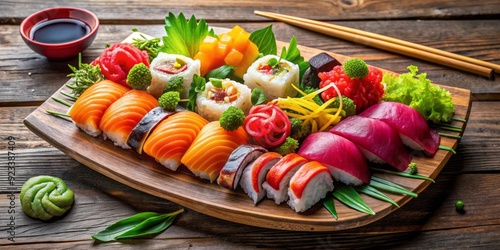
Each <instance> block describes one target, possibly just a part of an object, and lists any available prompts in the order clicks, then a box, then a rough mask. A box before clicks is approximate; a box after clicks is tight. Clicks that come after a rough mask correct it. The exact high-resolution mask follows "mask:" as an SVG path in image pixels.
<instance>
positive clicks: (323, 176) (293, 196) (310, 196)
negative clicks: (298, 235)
mask: <svg viewBox="0 0 500 250" xmlns="http://www.w3.org/2000/svg"><path fill="white" fill-rule="evenodd" d="M332 190H333V179H332V175H331V174H330V170H329V169H328V168H327V167H325V166H324V165H323V164H321V163H319V162H317V161H310V162H308V163H306V164H304V165H303V166H302V167H301V168H300V169H299V170H298V171H297V172H296V173H295V174H294V175H293V176H292V178H291V179H290V186H289V188H288V196H289V197H290V199H289V200H288V202H287V203H288V205H289V206H290V207H291V208H292V209H293V210H294V211H295V212H304V211H306V210H307V209H309V208H310V207H312V206H313V205H315V204H316V203H318V202H319V201H320V200H321V199H323V198H325V197H326V194H327V193H328V192H331V191H332Z"/></svg>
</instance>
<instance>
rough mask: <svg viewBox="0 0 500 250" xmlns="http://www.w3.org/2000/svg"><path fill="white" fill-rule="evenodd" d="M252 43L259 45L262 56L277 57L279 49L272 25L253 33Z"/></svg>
mask: <svg viewBox="0 0 500 250" xmlns="http://www.w3.org/2000/svg"><path fill="white" fill-rule="evenodd" d="M250 41H252V42H253V43H255V45H257V47H258V48H259V53H261V54H262V55H276V52H277V50H278V49H277V45H276V38H275V37H274V33H273V26H272V25H269V26H267V27H265V28H262V29H259V30H256V31H254V32H252V34H250Z"/></svg>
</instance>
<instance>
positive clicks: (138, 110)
mask: <svg viewBox="0 0 500 250" xmlns="http://www.w3.org/2000/svg"><path fill="white" fill-rule="evenodd" d="M157 106H158V100H157V99H156V98H155V97H153V96H152V95H150V94H149V93H148V92H146V91H144V90H135V89H133V90H130V91H128V92H127V93H125V94H124V95H123V96H122V97H121V98H120V99H118V100H117V101H116V102H114V103H113V104H111V105H110V106H109V108H108V109H107V110H106V112H104V115H103V116H102V119H101V122H100V125H99V127H100V128H101V130H102V134H103V136H104V139H106V138H109V139H110V140H111V141H113V142H114V144H115V145H117V146H120V147H122V148H125V149H129V148H130V146H129V145H128V144H127V141H128V137H129V135H130V132H131V131H132V129H133V128H134V127H135V126H136V125H137V124H138V123H139V121H140V120H141V119H142V118H143V117H144V116H145V115H146V114H147V113H148V112H149V111H150V110H151V109H153V108H155V107H157Z"/></svg>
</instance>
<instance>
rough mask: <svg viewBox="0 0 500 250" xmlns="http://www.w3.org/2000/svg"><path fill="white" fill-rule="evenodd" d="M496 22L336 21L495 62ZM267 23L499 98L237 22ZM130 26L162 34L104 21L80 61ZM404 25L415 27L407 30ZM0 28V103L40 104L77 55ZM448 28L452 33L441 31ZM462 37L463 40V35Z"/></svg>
mask: <svg viewBox="0 0 500 250" xmlns="http://www.w3.org/2000/svg"><path fill="white" fill-rule="evenodd" d="M337 23H338V22H337ZM496 23H497V22H496V21H494V20H475V21H390V22H389V21H372V22H340V23H339V24H342V25H346V26H350V27H355V28H360V29H364V30H367V31H372V32H376V33H380V34H384V35H391V36H394V37H397V38H401V39H405V40H408V41H412V42H417V43H421V44H424V45H429V46H433V47H436V48H439V49H443V50H448V51H451V52H456V53H459V54H462V55H466V56H471V57H475V58H478V59H482V60H486V61H491V62H494V63H500V58H499V57H498V53H497V51H498V50H500V42H499V40H498V39H497V38H498V35H500V26H499V25H496ZM269 24H273V30H274V32H275V34H276V37H277V39H278V40H281V41H289V40H290V39H291V37H292V35H297V36H298V43H299V44H301V45H304V46H308V47H314V48H319V49H323V50H327V51H331V52H334V53H338V54H343V55H348V56H354V57H360V58H362V59H364V60H366V61H367V62H368V63H369V64H372V65H375V66H377V67H380V68H384V69H388V70H391V71H394V72H398V73H403V72H406V71H407V69H406V67H407V66H408V65H410V64H414V65H417V66H419V69H420V72H426V73H427V74H428V76H429V78H430V79H432V80H433V81H434V82H437V83H439V84H443V85H449V86H455V87H460V88H466V89H470V90H471V91H472V94H473V99H489V100H498V99H500V80H499V79H497V80H495V81H490V80H487V79H485V78H484V77H481V76H476V75H472V74H469V73H466V72H460V71H457V70H453V69H450V68H446V67H444V66H439V65H435V64H432V63H428V62H423V61H420V60H416V59H411V58H407V57H404V56H399V55H396V54H392V53H390V52H386V51H381V50H377V49H373V48H369V47H366V46H362V45H358V44H354V43H350V42H346V41H343V40H339V39H335V38H330V37H326V36H323V35H319V34H316V33H313V32H309V31H304V30H301V29H299V28H295V27H291V26H289V25H286V24H283V23H257V24H255V23H252V24H245V23H244V24H241V25H242V26H243V27H244V28H245V29H247V30H249V31H253V30H256V29H260V28H263V27H265V26H267V25H269ZM216 25H219V26H221V27H227V28H229V27H232V26H233V25H235V23H217V24H216ZM133 27H137V28H138V29H139V30H140V31H142V32H144V33H147V34H150V35H153V36H158V37H160V36H163V35H164V34H165V31H164V29H163V26H162V25H145V26H138V25H103V26H102V27H101V28H100V31H99V34H98V35H97V38H96V40H95V41H94V43H93V44H92V46H91V47H90V48H89V49H87V50H86V51H84V52H83V62H86V63H88V62H90V61H91V60H93V59H94V58H95V57H97V56H98V55H99V54H100V52H101V51H102V50H103V49H104V47H105V45H106V44H109V43H116V42H119V41H121V40H123V39H124V38H125V37H127V36H128V35H129V34H130V33H131V30H132V28H133ZM407 27H414V28H413V29H408V28H407ZM2 28H4V30H3V32H5V34H6V35H4V36H0V43H1V44H2V47H0V70H1V71H2V74H1V75H0V77H1V79H2V81H1V83H0V84H1V85H0V86H1V87H2V91H0V106H9V105H14V103H16V105H20V104H19V102H21V103H24V104H22V105H30V104H31V105H33V104H40V103H41V102H42V101H44V100H45V99H47V98H48V97H49V96H50V95H52V94H53V93H54V92H55V91H56V90H57V89H59V88H60V86H62V84H64V83H65V82H66V81H67V80H68V78H67V77H66V76H67V75H68V74H69V73H71V71H70V69H69V67H68V66H67V65H68V64H71V65H77V59H76V58H74V59H72V60H69V61H64V62H54V61H47V59H46V58H44V57H42V56H40V55H38V54H36V53H34V52H32V51H31V50H29V48H28V47H27V46H26V45H25V44H24V43H23V41H22V39H21V37H20V36H19V35H18V27H17V26H15V25H4V26H2ZM449 28H451V29H450V30H452V31H453V32H443V30H448V29H449ZM414 30H426V32H419V33H415V32H414ZM463 37H467V39H462V38H463ZM486 48H488V49H486ZM497 78H498V77H497ZM41 83H43V84H41Z"/></svg>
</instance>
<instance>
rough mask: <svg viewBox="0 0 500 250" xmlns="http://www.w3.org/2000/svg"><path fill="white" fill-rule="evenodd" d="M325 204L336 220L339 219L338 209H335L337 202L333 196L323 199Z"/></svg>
mask: <svg viewBox="0 0 500 250" xmlns="http://www.w3.org/2000/svg"><path fill="white" fill-rule="evenodd" d="M323 206H324V207H325V208H326V210H328V212H330V213H331V214H332V216H333V218H335V219H336V220H338V219H339V216H338V215H337V210H336V209H335V203H334V201H333V197H331V196H329V197H327V198H326V199H324V200H323Z"/></svg>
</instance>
